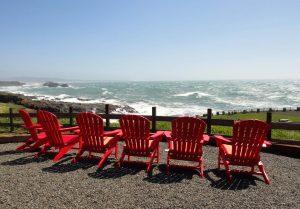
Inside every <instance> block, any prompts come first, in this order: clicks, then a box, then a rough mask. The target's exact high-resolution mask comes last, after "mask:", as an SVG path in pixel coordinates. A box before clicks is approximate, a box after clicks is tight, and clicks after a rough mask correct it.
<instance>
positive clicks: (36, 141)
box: [16, 109, 47, 150]
mask: <svg viewBox="0 0 300 209" xmlns="http://www.w3.org/2000/svg"><path fill="white" fill-rule="evenodd" d="M19 113H20V115H21V118H22V120H23V122H24V125H22V126H23V127H24V128H26V129H27V130H28V132H29V133H30V135H31V137H30V138H29V139H27V140H26V141H25V142H24V143H23V144H22V145H21V146H19V147H17V148H16V150H24V149H25V148H26V147H29V148H30V149H31V150H33V149H36V148H38V147H40V146H41V145H43V144H45V143H46V142H47V137H46V134H45V132H42V127H41V125H40V124H38V123H36V124H34V123H33V122H32V120H31V117H30V115H29V113H28V112H27V111H26V110H25V109H20V110H19Z"/></svg>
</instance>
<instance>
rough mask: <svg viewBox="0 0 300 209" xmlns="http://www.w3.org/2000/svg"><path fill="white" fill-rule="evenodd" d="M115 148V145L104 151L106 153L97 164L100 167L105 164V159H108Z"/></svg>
mask: <svg viewBox="0 0 300 209" xmlns="http://www.w3.org/2000/svg"><path fill="white" fill-rule="evenodd" d="M114 149H115V147H111V148H109V149H108V150H107V151H106V152H105V153H104V155H103V156H102V157H101V160H100V162H99V163H98V165H97V167H98V169H99V168H101V167H102V166H103V164H104V163H105V161H106V160H107V158H108V157H109V156H110V154H111V153H112V152H113V150H114Z"/></svg>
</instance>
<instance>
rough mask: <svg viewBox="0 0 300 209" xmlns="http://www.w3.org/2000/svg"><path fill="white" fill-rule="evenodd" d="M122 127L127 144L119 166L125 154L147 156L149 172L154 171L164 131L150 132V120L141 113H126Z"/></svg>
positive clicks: (121, 123)
mask: <svg viewBox="0 0 300 209" xmlns="http://www.w3.org/2000/svg"><path fill="white" fill-rule="evenodd" d="M120 126H121V129H122V134H121V136H120V137H121V138H123V139H124V141H125V145H124V147H123V152H122V155H121V158H120V160H119V166H122V163H123V161H124V158H125V156H126V155H127V156H128V161H129V160H130V156H136V157H147V158H149V161H148V162H147V173H148V174H150V173H151V171H152V163H153V160H154V159H155V158H156V159H157V163H159V142H160V141H161V139H162V137H163V132H162V131H158V132H156V133H155V134H153V135H151V134H150V121H149V120H148V119H147V118H145V117H142V116H139V115H125V116H123V117H122V118H121V119H120Z"/></svg>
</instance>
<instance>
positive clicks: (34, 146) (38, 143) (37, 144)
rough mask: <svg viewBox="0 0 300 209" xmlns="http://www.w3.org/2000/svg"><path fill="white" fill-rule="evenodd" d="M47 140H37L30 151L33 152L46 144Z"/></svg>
mask: <svg viewBox="0 0 300 209" xmlns="http://www.w3.org/2000/svg"><path fill="white" fill-rule="evenodd" d="M47 141H48V139H47V138H44V139H39V140H38V141H37V142H36V143H35V144H34V145H33V146H32V147H31V148H30V150H35V149H37V148H39V147H40V146H42V145H43V144H45V143H47Z"/></svg>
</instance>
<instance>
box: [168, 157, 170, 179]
mask: <svg viewBox="0 0 300 209" xmlns="http://www.w3.org/2000/svg"><path fill="white" fill-rule="evenodd" d="M167 175H168V176H169V175H170V156H169V153H168V156H167Z"/></svg>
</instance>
